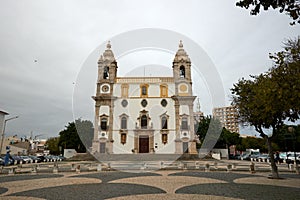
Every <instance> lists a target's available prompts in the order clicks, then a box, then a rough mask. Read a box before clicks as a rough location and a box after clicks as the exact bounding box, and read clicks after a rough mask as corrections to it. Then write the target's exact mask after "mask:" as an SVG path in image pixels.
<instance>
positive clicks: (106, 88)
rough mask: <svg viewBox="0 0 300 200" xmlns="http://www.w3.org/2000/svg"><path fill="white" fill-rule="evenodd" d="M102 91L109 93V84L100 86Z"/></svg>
mask: <svg viewBox="0 0 300 200" xmlns="http://www.w3.org/2000/svg"><path fill="white" fill-rule="evenodd" d="M101 92H102V93H109V85H107V84H105V85H102V86H101Z"/></svg>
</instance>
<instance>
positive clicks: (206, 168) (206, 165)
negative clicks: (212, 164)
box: [205, 163, 210, 172]
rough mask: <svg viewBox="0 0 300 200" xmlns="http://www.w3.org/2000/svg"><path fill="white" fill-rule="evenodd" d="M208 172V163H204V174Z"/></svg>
mask: <svg viewBox="0 0 300 200" xmlns="http://www.w3.org/2000/svg"><path fill="white" fill-rule="evenodd" d="M209 170H210V169H209V163H206V164H205V171H206V172H209Z"/></svg>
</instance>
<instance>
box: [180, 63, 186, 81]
mask: <svg viewBox="0 0 300 200" xmlns="http://www.w3.org/2000/svg"><path fill="white" fill-rule="evenodd" d="M179 75H180V77H182V78H184V77H185V68H184V66H183V65H182V66H180V68H179Z"/></svg>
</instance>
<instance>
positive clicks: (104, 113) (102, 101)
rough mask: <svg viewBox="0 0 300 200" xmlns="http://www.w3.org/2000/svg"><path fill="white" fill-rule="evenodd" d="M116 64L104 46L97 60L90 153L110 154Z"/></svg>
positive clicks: (107, 48) (108, 46)
mask: <svg viewBox="0 0 300 200" xmlns="http://www.w3.org/2000/svg"><path fill="white" fill-rule="evenodd" d="M117 68H118V65H117V62H116V59H115V57H114V54H113V52H112V50H111V44H110V42H108V43H107V45H106V50H105V51H104V53H103V54H102V55H100V58H99V60H98V79H97V89H96V96H93V97H92V98H93V99H94V100H95V120H94V123H95V125H94V126H95V128H94V139H93V146H92V152H93V153H94V152H98V153H110V152H112V147H113V145H112V143H113V137H112V130H113V129H112V128H113V111H114V100H115V99H116V97H114V96H113V88H114V83H115V82H116V77H117Z"/></svg>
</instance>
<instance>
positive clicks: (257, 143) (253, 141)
mask: <svg viewBox="0 0 300 200" xmlns="http://www.w3.org/2000/svg"><path fill="white" fill-rule="evenodd" d="M273 147H274V146H273ZM246 149H259V150H260V152H267V151H268V147H267V146H266V141H265V140H264V139H263V138H257V137H246V138H242V139H241V144H240V145H238V150H240V151H245V150H246Z"/></svg>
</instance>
